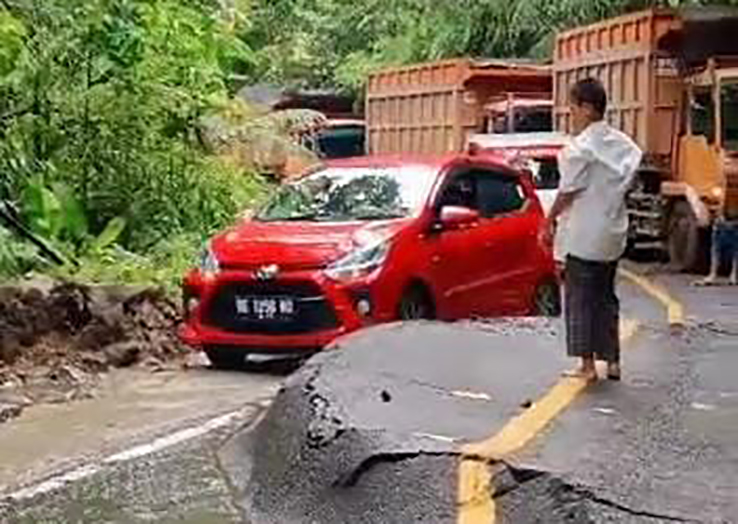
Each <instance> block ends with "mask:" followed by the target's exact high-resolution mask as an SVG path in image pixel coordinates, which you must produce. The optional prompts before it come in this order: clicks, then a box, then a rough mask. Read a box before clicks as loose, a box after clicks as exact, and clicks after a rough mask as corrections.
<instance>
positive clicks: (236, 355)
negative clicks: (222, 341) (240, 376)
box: [205, 346, 246, 370]
mask: <svg viewBox="0 0 738 524" xmlns="http://www.w3.org/2000/svg"><path fill="white" fill-rule="evenodd" d="M205 354H206V355H207V356H208V359H209V360H210V363H211V364H212V365H213V368H214V369H222V370H236V369H241V368H243V365H244V361H245V360H246V353H245V352H243V351H242V350H240V349H238V348H235V347H224V346H206V347H205Z"/></svg>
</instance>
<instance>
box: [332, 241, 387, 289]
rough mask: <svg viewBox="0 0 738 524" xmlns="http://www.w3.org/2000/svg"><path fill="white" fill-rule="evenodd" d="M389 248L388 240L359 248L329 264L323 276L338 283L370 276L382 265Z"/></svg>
mask: <svg viewBox="0 0 738 524" xmlns="http://www.w3.org/2000/svg"><path fill="white" fill-rule="evenodd" d="M389 248H390V242H389V240H384V241H382V242H378V243H375V244H370V245H367V246H363V247H360V248H358V249H356V250H355V251H352V252H351V253H349V254H348V255H346V256H345V257H343V258H342V259H340V260H338V261H337V262H334V263H333V264H331V265H330V266H329V267H328V268H327V269H326V270H325V274H326V276H328V278H330V279H332V280H338V281H347V280H355V279H357V278H363V277H366V276H368V275H371V274H372V273H374V272H375V271H376V270H377V269H379V268H380V267H381V266H382V264H384V262H385V260H386V259H387V254H388V253H389Z"/></svg>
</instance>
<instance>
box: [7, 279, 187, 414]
mask: <svg viewBox="0 0 738 524" xmlns="http://www.w3.org/2000/svg"><path fill="white" fill-rule="evenodd" d="M179 322H180V313H179V310H178V308H177V307H176V306H175V305H174V303H172V302H171V301H170V300H169V299H168V298H167V297H166V296H165V294H164V292H163V291H161V290H158V289H153V288H142V287H127V286H83V285H78V284H71V283H58V282H31V283H27V284H21V285H17V286H3V287H0V423H1V422H4V421H5V420H7V419H10V418H13V417H14V416H17V415H19V414H20V413H21V411H22V410H23V408H25V407H27V406H29V405H32V404H34V403H39V402H51V403H58V402H66V401H70V400H76V399H81V398H89V397H90V396H91V395H93V394H94V390H95V386H96V384H97V379H98V378H99V376H100V374H101V373H104V372H105V371H107V370H109V369H111V368H121V367H128V366H132V365H137V364H142V365H146V366H149V367H151V368H152V370H157V369H162V368H164V367H165V366H166V365H167V364H169V363H172V362H174V361H177V360H178V359H180V358H181V357H182V356H183V355H184V349H183V348H182V347H181V345H180V344H179V342H178V340H177V336H176V328H177V325H178V324H179Z"/></svg>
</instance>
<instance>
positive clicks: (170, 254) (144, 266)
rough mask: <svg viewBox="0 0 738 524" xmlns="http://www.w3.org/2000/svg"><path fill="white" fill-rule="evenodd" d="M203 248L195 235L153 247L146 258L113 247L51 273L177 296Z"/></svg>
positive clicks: (86, 255) (83, 280) (50, 270)
mask: <svg viewBox="0 0 738 524" xmlns="http://www.w3.org/2000/svg"><path fill="white" fill-rule="evenodd" d="M201 247H202V239H201V238H200V237H199V236H198V235H195V234H184V235H178V236H176V237H173V238H172V239H170V240H166V241H163V242H161V243H159V244H157V245H155V246H152V247H151V249H149V250H148V252H147V253H146V255H141V254H138V253H133V252H131V251H128V250H126V249H124V248H122V247H120V246H118V245H112V246H110V247H108V248H107V249H103V250H100V251H98V252H89V253H87V254H85V255H84V256H82V257H81V258H80V264H79V267H78V268H72V267H70V266H65V267H62V268H53V269H49V270H48V271H49V272H50V273H51V274H52V275H54V276H56V277H59V278H63V279H65V280H72V281H78V282H82V283H104V284H126V285H155V286H160V287H163V288H164V289H166V290H167V291H168V292H169V293H170V294H171V295H176V294H177V293H178V292H179V286H180V283H181V279H182V275H183V274H184V273H185V271H187V270H188V269H189V268H191V267H192V265H193V264H194V263H195V262H196V260H197V255H198V253H199V251H200V249H201Z"/></svg>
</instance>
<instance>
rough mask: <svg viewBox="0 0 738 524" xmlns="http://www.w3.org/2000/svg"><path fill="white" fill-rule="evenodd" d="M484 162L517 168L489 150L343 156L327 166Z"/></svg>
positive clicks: (438, 165)
mask: <svg viewBox="0 0 738 524" xmlns="http://www.w3.org/2000/svg"><path fill="white" fill-rule="evenodd" d="M460 162H465V163H471V164H477V165H479V164H482V165H485V166H489V167H492V168H497V169H500V170H502V171H505V172H508V173H510V174H515V173H517V170H516V169H515V168H514V167H513V166H511V165H510V163H509V162H508V160H507V159H506V158H505V157H504V156H503V155H501V154H498V153H495V152H488V151H479V152H477V153H474V154H469V153H451V154H446V155H412V154H403V155H368V156H361V157H352V158H342V159H336V160H330V161H327V162H326V163H325V164H324V165H325V166H326V167H345V168H346V167H403V166H424V167H428V168H431V169H436V170H438V171H440V170H442V169H444V168H446V167H448V166H450V165H451V164H455V163H460Z"/></svg>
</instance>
